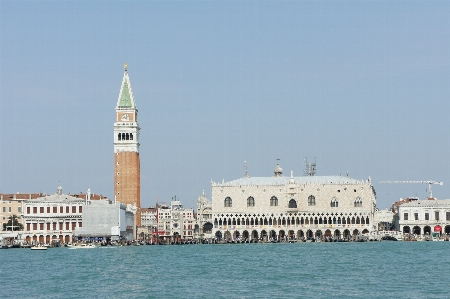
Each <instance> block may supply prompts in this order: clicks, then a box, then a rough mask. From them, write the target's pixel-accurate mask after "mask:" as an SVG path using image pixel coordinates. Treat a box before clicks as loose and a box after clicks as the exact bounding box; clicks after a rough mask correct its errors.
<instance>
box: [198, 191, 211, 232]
mask: <svg viewBox="0 0 450 299" xmlns="http://www.w3.org/2000/svg"><path fill="white" fill-rule="evenodd" d="M212 229H213V213H212V203H211V202H210V201H209V200H208V198H207V197H206V195H205V191H203V194H202V195H200V196H199V197H198V199H197V222H196V226H195V229H194V232H195V233H196V232H197V230H198V236H199V237H200V238H202V239H203V238H207V239H209V238H211V237H212V236H213V235H212V232H213V230H212Z"/></svg>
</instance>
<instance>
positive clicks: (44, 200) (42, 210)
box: [23, 186, 109, 244]
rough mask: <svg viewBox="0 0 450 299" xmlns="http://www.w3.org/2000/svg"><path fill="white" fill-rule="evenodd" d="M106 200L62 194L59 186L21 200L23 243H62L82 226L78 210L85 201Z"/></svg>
mask: <svg viewBox="0 0 450 299" xmlns="http://www.w3.org/2000/svg"><path fill="white" fill-rule="evenodd" d="M93 200H96V201H102V200H106V201H109V200H108V199H107V198H105V197H103V196H102V195H98V194H97V195H95V194H91V193H90V192H89V191H88V194H83V193H80V194H74V195H70V194H63V192H62V187H61V186H59V187H58V188H57V191H56V194H53V195H44V196H41V197H37V198H32V199H28V200H26V201H24V208H23V223H24V234H23V239H25V241H27V242H43V243H48V244H49V243H51V242H66V243H71V242H73V240H74V231H75V229H77V228H81V227H83V218H82V215H83V214H82V213H83V210H84V209H85V208H86V204H87V202H88V201H93Z"/></svg>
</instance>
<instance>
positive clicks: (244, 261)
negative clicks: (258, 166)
mask: <svg viewBox="0 0 450 299" xmlns="http://www.w3.org/2000/svg"><path fill="white" fill-rule="evenodd" d="M282 297H284V298H450V242H365V243H293V244H290V243H278V244H260V243H257V244H221V245H219V244H214V245H164V246H158V245H156V246H125V247H110V246H109V247H98V248H94V249H68V248H49V249H48V250H46V251H33V250H30V249H7V250H0V298H282Z"/></svg>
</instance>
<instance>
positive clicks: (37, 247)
mask: <svg viewBox="0 0 450 299" xmlns="http://www.w3.org/2000/svg"><path fill="white" fill-rule="evenodd" d="M31 250H47V246H42V245H40V244H37V245H34V246H31Z"/></svg>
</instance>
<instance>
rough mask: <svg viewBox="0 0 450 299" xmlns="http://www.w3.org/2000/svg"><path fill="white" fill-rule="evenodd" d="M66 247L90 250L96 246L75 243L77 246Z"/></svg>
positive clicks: (69, 245) (68, 245)
mask: <svg viewBox="0 0 450 299" xmlns="http://www.w3.org/2000/svg"><path fill="white" fill-rule="evenodd" d="M67 247H68V248H69V249H90V248H96V247H97V246H95V245H93V244H86V243H77V244H67Z"/></svg>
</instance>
